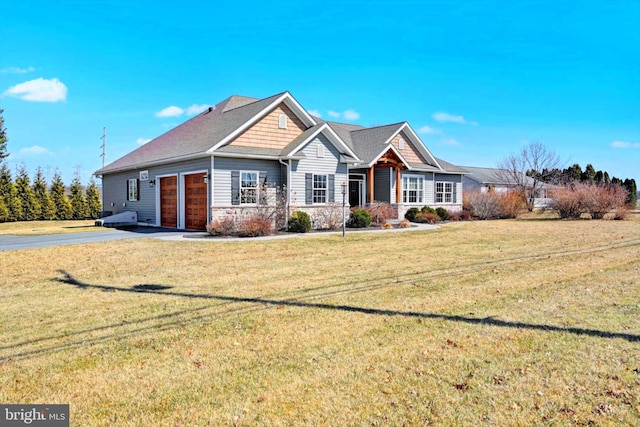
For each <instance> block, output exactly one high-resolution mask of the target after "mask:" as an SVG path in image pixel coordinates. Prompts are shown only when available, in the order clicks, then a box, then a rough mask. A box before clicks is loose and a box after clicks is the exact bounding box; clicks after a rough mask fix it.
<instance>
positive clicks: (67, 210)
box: [0, 161, 102, 222]
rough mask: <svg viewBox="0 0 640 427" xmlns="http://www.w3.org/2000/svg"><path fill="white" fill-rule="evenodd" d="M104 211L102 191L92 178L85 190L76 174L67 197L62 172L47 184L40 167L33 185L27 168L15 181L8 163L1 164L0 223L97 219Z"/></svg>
mask: <svg viewBox="0 0 640 427" xmlns="http://www.w3.org/2000/svg"><path fill="white" fill-rule="evenodd" d="M0 162H1V161H0ZM101 210H102V201H101V200H100V191H99V189H98V186H97V185H96V183H95V181H94V180H93V179H91V182H90V183H89V185H88V186H87V187H86V189H84V188H83V186H82V183H81V181H80V176H79V175H78V174H76V175H75V177H74V178H73V181H72V182H71V185H70V186H69V194H67V191H66V186H65V184H64V182H63V181H62V178H61V176H60V173H59V172H56V173H55V174H54V175H53V178H52V179H51V182H50V184H49V185H47V182H46V180H45V176H44V174H43V172H42V168H40V167H38V169H37V171H36V173H35V176H34V177H33V182H32V181H31V179H30V178H29V174H28V173H27V170H26V167H25V166H24V165H23V166H22V167H20V168H19V169H18V171H17V173H16V177H15V179H13V177H12V175H11V170H10V169H9V167H8V166H7V164H6V163H4V162H1V165H0V222H7V221H36V220H52V219H57V220H65V219H95V218H98V216H99V214H100V211H101Z"/></svg>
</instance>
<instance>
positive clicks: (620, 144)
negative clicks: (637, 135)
mask: <svg viewBox="0 0 640 427" xmlns="http://www.w3.org/2000/svg"><path fill="white" fill-rule="evenodd" d="M611 146H612V147H613V148H640V142H627V141H613V142H612V143H611Z"/></svg>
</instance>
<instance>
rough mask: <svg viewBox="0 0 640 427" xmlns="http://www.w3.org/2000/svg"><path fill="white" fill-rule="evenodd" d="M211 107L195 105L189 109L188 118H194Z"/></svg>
mask: <svg viewBox="0 0 640 427" xmlns="http://www.w3.org/2000/svg"><path fill="white" fill-rule="evenodd" d="M209 107H210V105H209V104H200V105H198V104H193V105H191V106H189V107H187V115H188V116H193V115H196V114H198V113H202V112H203V111H204V110H206V109H207V108H209Z"/></svg>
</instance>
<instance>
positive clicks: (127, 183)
mask: <svg viewBox="0 0 640 427" xmlns="http://www.w3.org/2000/svg"><path fill="white" fill-rule="evenodd" d="M124 183H125V184H126V186H127V192H126V193H124V194H125V200H126V201H127V202H128V201H129V180H128V179H127V180H126V181H125V182H124Z"/></svg>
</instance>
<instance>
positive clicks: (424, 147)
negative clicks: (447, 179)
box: [394, 122, 444, 170]
mask: <svg viewBox="0 0 640 427" xmlns="http://www.w3.org/2000/svg"><path fill="white" fill-rule="evenodd" d="M403 129H407V131H408V133H409V138H411V139H412V140H413V142H414V145H415V146H416V148H417V149H418V150H419V151H423V153H422V154H426V156H427V157H428V158H430V159H431V161H433V164H434V165H436V166H437V167H438V168H439V169H441V170H444V168H443V167H442V166H440V164H439V163H438V161H437V160H436V158H435V157H434V156H433V154H431V151H429V149H428V148H427V145H426V144H425V143H424V142H422V140H421V139H420V137H419V136H418V134H417V133H415V131H414V130H413V128H412V127H411V125H409V123H407V122H404V125H403V126H402V127H401V128H400V130H399V131H398V132H400V131H401V130H403ZM394 136H395V135H394Z"/></svg>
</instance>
